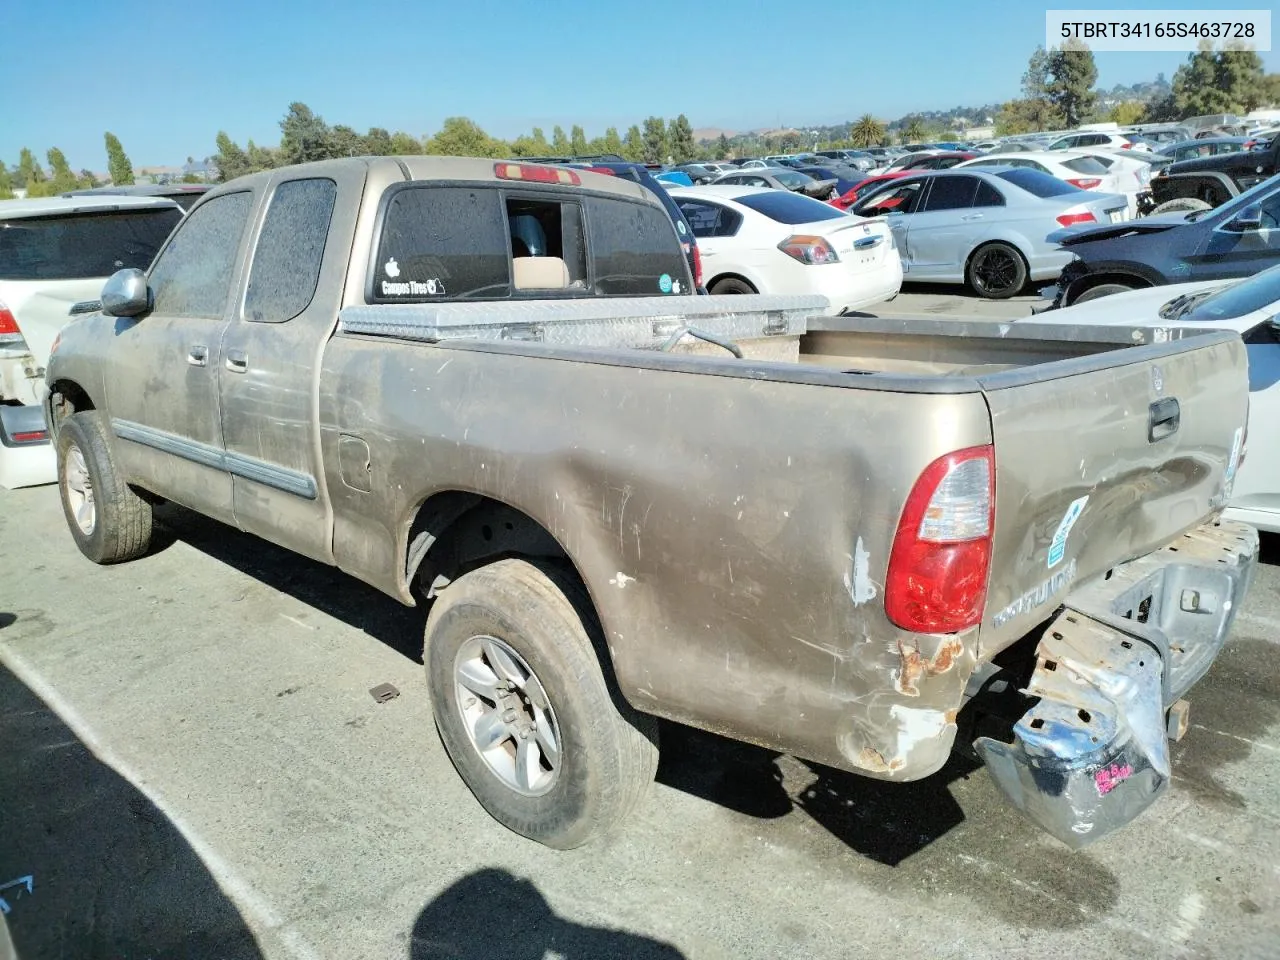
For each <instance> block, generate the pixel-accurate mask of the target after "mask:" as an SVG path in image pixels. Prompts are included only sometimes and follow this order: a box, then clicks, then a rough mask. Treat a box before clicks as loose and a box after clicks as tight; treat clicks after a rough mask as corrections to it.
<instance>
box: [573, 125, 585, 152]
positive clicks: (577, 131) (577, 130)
mask: <svg viewBox="0 0 1280 960" xmlns="http://www.w3.org/2000/svg"><path fill="white" fill-rule="evenodd" d="M587 152H588V147H587V135H586V133H585V132H584V131H583V129H582V128H581V127H580V126H578V125H577V124H576V123H575V124H574V125H573V129H572V130H571V131H570V132H569V153H570V156H574V157H585V156H586V155H587Z"/></svg>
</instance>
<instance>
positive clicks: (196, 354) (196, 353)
mask: <svg viewBox="0 0 1280 960" xmlns="http://www.w3.org/2000/svg"><path fill="white" fill-rule="evenodd" d="M208 362H209V348H208V347H206V346H205V345H204V344H203V343H193V344H192V345H191V349H190V350H188V351H187V363H189V364H191V365H192V366H193V367H203V366H204V365H205V364H206V363H208Z"/></svg>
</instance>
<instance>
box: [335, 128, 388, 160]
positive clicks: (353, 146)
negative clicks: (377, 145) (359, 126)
mask: <svg viewBox="0 0 1280 960" xmlns="http://www.w3.org/2000/svg"><path fill="white" fill-rule="evenodd" d="M388 139H390V138H388ZM329 155H330V156H333V157H364V156H368V155H369V145H368V143H366V142H365V139H364V137H362V136H360V134H359V133H357V132H356V131H355V130H353V129H352V128H351V127H348V126H345V125H344V124H341V123H339V124H337V125H335V126H334V128H333V129H332V130H330V131H329Z"/></svg>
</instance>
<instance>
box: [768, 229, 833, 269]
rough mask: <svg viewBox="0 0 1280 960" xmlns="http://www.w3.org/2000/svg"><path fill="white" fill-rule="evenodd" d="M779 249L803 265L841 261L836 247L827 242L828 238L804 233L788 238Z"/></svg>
mask: <svg viewBox="0 0 1280 960" xmlns="http://www.w3.org/2000/svg"><path fill="white" fill-rule="evenodd" d="M778 249H779V250H781V251H782V252H783V253H785V254H786V255H787V256H789V257H794V258H795V259H796V260H799V261H800V262H801V263H811V264H812V263H835V262H837V261H838V260H839V259H840V257H839V256H838V255H837V254H836V251H835V247H833V246H831V244H830V243H828V242H827V238H826V237H813V236H809V235H808V234H803V233H798V234H796V235H794V236H791V237H787V239H785V240H783V241H782V242H781V243H780V244H778Z"/></svg>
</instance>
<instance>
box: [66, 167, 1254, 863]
mask: <svg viewBox="0 0 1280 960" xmlns="http://www.w3.org/2000/svg"><path fill="white" fill-rule="evenodd" d="M854 223H855V224H857V228H856V229H855V230H851V231H848V232H850V233H851V234H855V235H856V234H857V233H858V231H860V230H861V229H862V225H861V224H860V222H858V221H854ZM879 228H880V227H879V225H878V224H877V223H876V222H872V223H870V224H867V225H866V229H867V230H872V229H879ZM855 239H856V237H850V239H849V242H848V244H847V246H842V247H840V248H838V249H836V250H835V251H834V255H835V256H836V257H837V262H840V263H846V264H847V265H848V268H849V269H855V268H856V266H857V257H858V255H859V254H858V249H857V247H856V244H855V242H854V241H855ZM827 265H830V264H829V263H828V264H827ZM817 268H818V267H815V269H817ZM692 282H693V280H692V277H690V276H689V272H688V266H687V262H686V260H685V258H684V257H683V255H682V250H681V247H680V244H679V241H678V238H677V235H676V232H675V230H674V229H673V226H672V224H671V222H670V220H669V219H667V217H666V215H665V213H664V212H663V208H662V207H661V206H660V204H659V203H658V202H657V200H656V199H655V198H654V197H652V196H651V195H649V194H647V193H646V192H645V191H644V190H643V189H642V188H641V187H639V186H637V185H635V184H632V183H629V182H626V181H622V180H620V179H617V178H611V177H607V176H603V175H599V174H593V173H590V172H587V171H575V170H569V169H567V168H561V167H546V166H534V165H529V164H517V163H505V162H498V163H494V162H493V161H484V160H463V159H453V158H408V157H405V158H395V159H351V160H341V161H331V162H326V163H322V164H314V165H307V166H300V167H290V168H284V169H279V170H274V171H270V172H266V173H262V174H256V175H253V176H251V177H247V178H244V179H240V180H236V181H233V182H231V183H228V184H225V185H222V186H220V187H218V188H217V189H215V190H212V191H210V192H209V193H208V194H207V195H206V196H205V197H204V198H203V199H202V200H201V201H200V202H199V203H198V204H197V205H196V206H195V207H194V208H193V209H192V211H191V212H190V214H189V215H188V217H187V218H186V219H185V221H184V222H183V223H182V224H181V226H180V227H179V228H178V229H177V230H176V231H175V232H174V234H173V236H172V237H171V238H170V240H169V241H168V243H167V245H166V246H165V248H164V249H162V250H161V252H160V254H159V256H158V258H157V259H156V261H155V263H154V264H153V265H152V267H151V269H150V270H149V271H148V272H147V273H145V274H144V273H142V272H140V271H121V272H120V273H118V274H117V275H116V276H114V277H113V278H112V279H111V280H110V281H109V282H108V283H107V285H106V287H105V289H104V290H103V293H102V304H103V312H102V313H99V314H94V315H91V316H85V317H82V318H79V319H77V320H76V321H74V322H73V323H71V324H70V325H69V326H68V327H67V328H66V329H65V330H64V331H63V333H62V335H61V338H60V340H59V342H58V343H57V344H56V345H55V348H54V350H53V356H52V359H51V361H50V363H49V366H48V373H47V386H48V397H47V404H46V407H47V410H46V415H47V418H48V421H49V426H50V429H51V431H52V432H53V433H54V434H55V435H56V443H57V449H58V455H59V472H60V486H61V495H62V499H63V504H64V507H65V511H66V515H67V521H68V525H69V527H70V531H71V534H72V536H73V537H74V539H75V541H76V543H77V545H78V546H79V547H80V549H81V550H82V551H83V552H84V553H85V555H86V556H88V557H89V558H90V559H91V560H93V561H95V562H98V563H111V562H116V561H122V560H127V559H130V558H133V557H137V556H139V555H141V554H143V553H145V552H146V550H147V548H148V541H149V538H150V536H151V529H152V506H151V504H152V503H153V502H155V501H156V500H157V499H168V500H173V501H177V502H179V503H182V504H185V505H186V506H188V507H190V508H192V509H194V510H197V511H199V512H201V513H204V514H207V515H208V516H211V517H215V518H218V519H220V520H222V521H224V522H226V523H228V524H231V525H233V526H236V527H238V528H240V529H241V530H245V531H249V532H251V533H254V534H257V535H259V536H261V537H264V538H266V539H268V540H271V541H273V542H275V543H278V544H282V545H284V546H286V547H288V548H290V549H292V550H295V551H297V552H298V553H301V554H304V555H306V556H308V557H313V558H315V559H317V560H320V561H323V562H325V563H329V564H334V565H336V566H338V567H340V568H342V569H343V570H345V571H347V572H349V573H350V574H351V575H352V576H355V577H357V578H359V579H361V580H363V581H366V582H367V583H370V584H372V585H374V586H375V587H377V588H378V589H380V590H382V591H384V592H386V593H387V594H389V595H391V596H393V597H395V598H397V599H399V600H400V601H402V602H403V603H405V604H407V605H414V604H428V605H429V610H430V612H429V615H428V617H427V624H426V638H425V662H426V680H427V687H428V689H429V692H430V696H431V699H432V703H433V705H434V710H435V717H436V723H437V725H438V728H439V731H440V734H441V737H442V739H443V741H444V744H445V747H446V748H447V750H448V751H449V754H450V757H451V758H452V760H453V762H454V764H455V765H456V767H457V769H458V771H459V773H460V774H461V775H462V777H463V778H464V779H465V780H466V782H467V784H468V785H469V786H470V788H471V789H472V791H473V792H474V793H475V795H476V796H477V798H478V799H479V800H480V802H481V803H482V804H483V805H484V806H485V807H486V808H487V809H488V810H489V812H490V813H492V814H493V816H494V817H495V818H497V819H498V820H499V821H500V822H502V823H503V824H505V825H506V826H508V827H510V828H511V829H512V830H515V831H517V832H519V833H522V834H524V835H526V836H529V837H532V838H534V839H537V840H539V841H542V842H544V843H547V844H549V845H552V846H556V847H571V846H574V845H577V844H580V843H582V842H584V841H586V840H588V839H589V838H591V837H593V836H595V835H597V834H599V833H601V832H602V831H604V830H606V829H608V828H610V827H611V826H613V825H614V824H615V823H616V822H617V821H619V820H620V819H621V818H622V817H623V816H624V814H625V813H626V812H627V811H628V809H630V808H631V807H632V806H633V805H634V804H635V802H636V801H637V800H638V798H640V797H641V796H642V794H643V792H644V790H645V788H646V786H647V784H648V783H649V782H650V781H651V779H652V777H653V773H654V770H655V766H656V764H657V757H658V744H657V724H656V721H655V719H654V718H655V717H666V718H670V719H672V720H676V721H679V722H682V723H686V724H692V725H694V726H698V727H702V728H705V729H708V730H713V731H716V732H718V733H721V734H724V735H727V736H730V737H736V738H740V739H742V740H747V741H751V742H754V743H758V744H763V745H766V746H768V747H771V748H775V749H778V750H781V751H787V752H790V753H794V754H796V755H798V756H801V757H805V758H808V759H810V760H814V761H818V762H821V763H825V764H830V765H833V766H836V767H840V768H843V769H845V770H851V771H854V772H857V773H860V774H864V775H866V776H868V777H876V778H880V779H886V780H898V781H906V780H915V779H918V778H921V777H925V776H928V775H929V774H931V773H933V772H935V771H936V770H938V769H939V768H940V767H941V766H942V765H943V763H944V762H945V761H946V759H947V757H948V755H949V753H950V752H951V751H952V749H953V748H955V747H957V746H961V747H964V748H969V747H970V746H971V745H972V746H974V747H976V750H977V751H978V752H979V753H980V754H981V755H982V756H983V758H984V759H985V760H986V762H987V765H988V767H989V769H990V771H991V774H992V775H993V776H994V778H995V780H996V781H997V782H998V783H999V785H1000V786H1001V788H1002V789H1003V790H1004V792H1005V793H1006V794H1007V795H1008V797H1009V799H1010V800H1011V801H1012V802H1013V803H1014V804H1015V805H1016V806H1017V807H1019V808H1020V809H1022V810H1023V811H1025V812H1026V813H1027V814H1028V815H1029V816H1030V817H1032V818H1033V819H1034V820H1035V821H1036V822H1037V823H1039V824H1040V825H1041V826H1043V827H1044V828H1045V829H1046V830H1048V831H1049V832H1050V833H1052V834H1053V835H1054V836H1057V837H1059V838H1060V839H1062V840H1063V841H1064V842H1066V843H1068V844H1070V845H1072V846H1081V845H1083V844H1085V843H1087V842H1089V841H1091V840H1093V839H1096V838H1097V837H1099V836H1101V835H1103V834H1105V833H1106V832H1107V831H1109V830H1111V829H1113V828H1115V827H1116V826H1118V825H1120V824H1123V823H1125V822H1127V821H1128V820H1130V819H1131V818H1132V817H1133V816H1135V815H1136V814H1137V813H1138V812H1140V811H1141V810H1143V809H1145V808H1146V807H1147V806H1148V805H1149V804H1150V803H1151V802H1152V801H1153V800H1154V799H1155V797H1156V796H1157V795H1158V794H1160V793H1161V792H1162V791H1163V790H1164V789H1165V788H1166V787H1167V785H1168V783H1169V779H1170V769H1169V749H1168V738H1170V737H1177V736H1180V735H1181V732H1182V729H1184V727H1185V718H1186V704H1185V702H1184V701H1183V700H1182V697H1183V695H1184V694H1185V693H1186V692H1187V690H1188V689H1189V688H1190V687H1191V685H1192V684H1193V683H1195V681H1196V680H1197V679H1199V677H1200V676H1202V675H1203V674H1204V672H1205V671H1206V670H1207V669H1208V668H1209V666H1210V664H1211V663H1212V661H1213V659H1214V657H1215V655H1216V654H1217V652H1218V650H1219V649H1220V648H1221V645H1222V644H1223V643H1224V641H1225V639H1226V635H1227V632H1228V630H1229V628H1230V626H1231V623H1232V620H1233V616H1234V614H1235V612H1236V610H1237V609H1238V607H1239V604H1240V601H1241V599H1242V596H1243V594H1244V591H1245V590H1246V588H1247V585H1248V581H1249V578H1250V574H1251V572H1252V569H1253V565H1254V562H1255V557H1256V552H1257V535H1256V534H1255V533H1254V531H1253V530H1252V529H1250V528H1249V527H1246V526H1243V525H1238V524H1229V523H1223V522H1220V520H1219V519H1218V515H1219V512H1220V510H1221V508H1222V506H1223V504H1224V503H1225V502H1226V500H1227V498H1228V496H1229V494H1230V490H1231V483H1232V479H1233V477H1234V474H1235V471H1236V470H1237V468H1238V465H1239V463H1240V460H1241V458H1242V457H1243V455H1244V448H1245V436H1244V431H1243V425H1244V423H1245V418H1246V413H1247V404H1248V383H1247V376H1246V360H1245V350H1244V346H1243V345H1242V343H1241V342H1240V339H1239V338H1238V337H1237V336H1236V335H1234V334H1231V333H1209V334H1206V335H1205V336H1201V337H1197V338H1193V339H1186V340H1180V341H1177V342H1169V343H1161V344H1153V345H1138V346H1128V347H1117V346H1116V345H1115V344H1112V343H1107V342H1091V341H1089V340H1088V339H1087V337H1086V338H1082V339H1076V338H1070V339H1061V340H1044V339H1033V338H1019V337H1018V336H1017V334H1016V333H1014V332H1012V330H1007V331H1005V335H1003V336H997V335H994V334H992V335H990V336H986V337H983V336H974V335H969V336H957V335H955V331H953V330H952V329H950V328H948V326H947V324H946V322H940V321H911V322H903V323H901V324H896V325H895V324H894V323H891V322H885V321H876V322H872V321H866V320H861V319H858V320H855V319H853V318H818V319H810V318H811V315H813V314H817V313H819V312H820V309H819V308H820V306H821V304H817V303H814V302H811V301H808V300H803V299H796V298H771V297H756V296H740V297H699V296H689V295H688V294H689V292H690V291H691V290H692ZM1014 326H1016V325H1014ZM993 698H994V699H998V700H1000V703H999V704H998V709H997V708H996V707H995V706H993ZM1011 705H1012V706H1013V707H1014V709H1013V711H1012V714H1010V706H1011ZM1000 715H1005V716H1012V717H1013V718H1016V719H1011V720H1010V722H1009V723H1008V724H1007V725H1006V726H1005V727H1004V728H1003V729H1002V731H1001V735H1000V736H985V737H981V738H978V739H977V740H976V743H975V742H974V739H973V732H972V731H973V725H972V721H973V720H974V719H975V718H983V719H984V720H989V719H990V718H991V717H994V716H1000ZM988 726H989V725H988ZM984 729H986V727H985V726H984ZM405 761H406V762H412V758H405Z"/></svg>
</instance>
